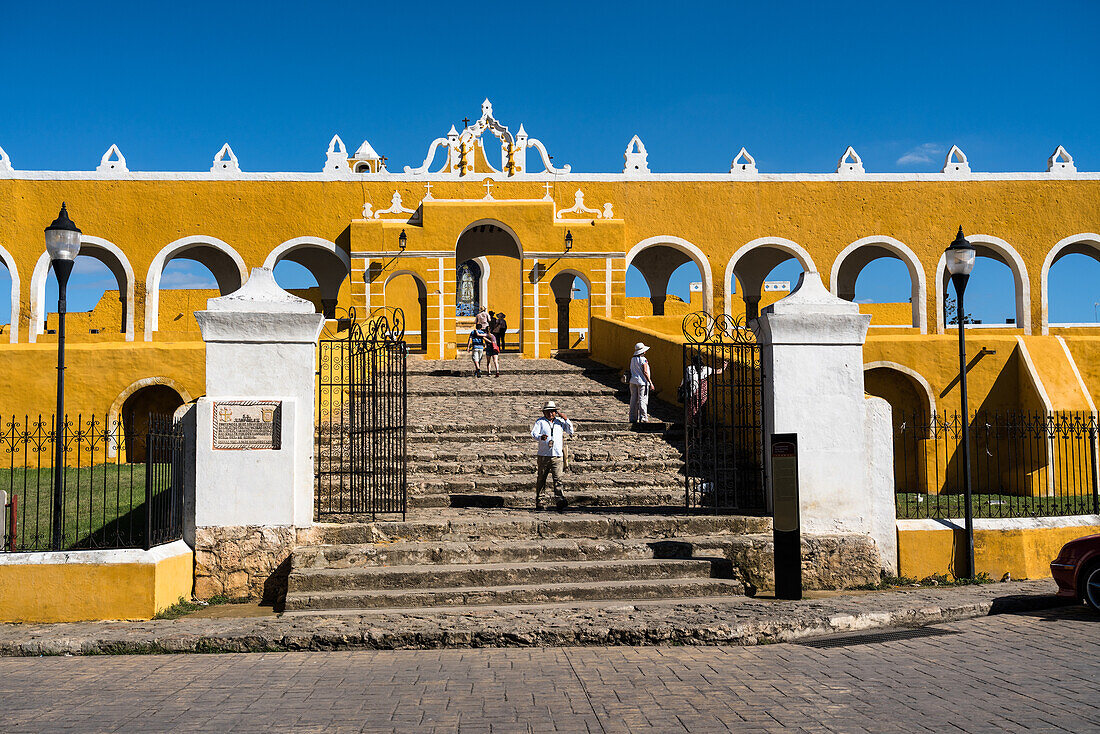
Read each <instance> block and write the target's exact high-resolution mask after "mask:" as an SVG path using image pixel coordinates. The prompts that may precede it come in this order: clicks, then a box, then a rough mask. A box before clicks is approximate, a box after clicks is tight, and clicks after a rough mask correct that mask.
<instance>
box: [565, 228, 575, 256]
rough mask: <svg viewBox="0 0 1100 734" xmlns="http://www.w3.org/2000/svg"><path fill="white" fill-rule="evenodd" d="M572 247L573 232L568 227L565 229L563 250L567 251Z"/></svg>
mask: <svg viewBox="0 0 1100 734" xmlns="http://www.w3.org/2000/svg"><path fill="white" fill-rule="evenodd" d="M572 249H573V233H572V232H570V231H569V230H568V229H567V230H565V251H566V252H569V251H570V250H572Z"/></svg>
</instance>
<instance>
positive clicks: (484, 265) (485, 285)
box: [455, 256, 491, 308]
mask: <svg viewBox="0 0 1100 734" xmlns="http://www.w3.org/2000/svg"><path fill="white" fill-rule="evenodd" d="M474 262H476V263H477V266H478V267H479V268H481V280H479V281H478V284H477V298H478V301H477V302H478V304H479V305H480V306H481V308H488V307H489V271H490V269H491V268H490V267H489V258H487V257H484V256H482V257H475V258H474ZM458 265H459V263H455V267H456V268H457V267H458Z"/></svg>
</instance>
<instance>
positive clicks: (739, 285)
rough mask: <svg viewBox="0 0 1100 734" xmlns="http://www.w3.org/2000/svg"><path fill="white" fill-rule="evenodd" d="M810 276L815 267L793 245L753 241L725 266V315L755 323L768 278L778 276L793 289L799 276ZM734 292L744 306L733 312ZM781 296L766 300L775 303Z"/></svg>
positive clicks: (770, 239)
mask: <svg viewBox="0 0 1100 734" xmlns="http://www.w3.org/2000/svg"><path fill="white" fill-rule="evenodd" d="M814 272H817V266H816V265H814V261H813V258H812V257H810V253H809V252H807V251H806V249H805V248H804V247H802V246H801V245H799V244H798V243H797V242H792V241H791V240H788V239H784V238H782V237H761V238H759V239H755V240H753V241H752V242H749V243H747V244H745V245H743V246H741V248H740V249H738V250H737V252H735V253H733V257H731V258H730V261H729V263H728V264H727V265H726V277H725V281H726V282H725V288H724V295H725V301H726V313H727V314H729V315H731V316H740V315H741V314H742V313H743V314H744V316H745V318H746V319H755V318H757V317H758V316H759V315H760V307H761V305H760V301H761V298H763V294H764V283H765V281H767V280H768V279H769V278H770V277H773V275H781V276H783V280H786V281H787V282H788V283H789V284H790V285H791V287H792V288H793V287H794V284H795V282H796V281H797V278H798V276H799V275H800V274H801V273H814ZM738 289H740V291H738ZM738 292H740V294H741V299H742V301H743V302H744V303H743V306H742V304H738V305H737V307H736V308H735V306H734V303H733V300H734V295H735V294H736V293H738ZM785 295H786V294H785V292H783V291H773V292H771V293H770V294H769V298H771V299H775V300H778V298H782V297H784V296H785ZM764 305H768V302H767V301H765V303H764ZM742 308H743V310H742Z"/></svg>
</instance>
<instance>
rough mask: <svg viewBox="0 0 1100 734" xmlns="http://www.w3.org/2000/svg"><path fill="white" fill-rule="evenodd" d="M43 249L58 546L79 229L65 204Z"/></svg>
mask: <svg viewBox="0 0 1100 734" xmlns="http://www.w3.org/2000/svg"><path fill="white" fill-rule="evenodd" d="M46 251H47V252H49V253H50V264H51V265H52V266H53V272H54V275H55V276H57V407H56V412H55V413H54V434H53V442H54V453H53V523H52V534H51V540H52V542H53V549H54V550H61V540H62V538H61V534H62V531H63V526H62V522H61V520H62V518H61V514H62V505H63V497H62V483H63V475H64V460H65V291H66V290H67V288H68V285H69V275H71V274H72V272H73V261H75V260H76V256H77V255H78V254H79V253H80V230H79V229H77V227H76V225H75V224H73V222H72V220H71V219H69V212H68V211H66V209H65V204H64V203H62V204H61V212H60V213H59V214H58V215H57V219H55V220H53V224H51V225H50V226H49V227H46Z"/></svg>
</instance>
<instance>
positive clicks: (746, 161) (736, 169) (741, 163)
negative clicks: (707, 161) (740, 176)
mask: <svg viewBox="0 0 1100 734" xmlns="http://www.w3.org/2000/svg"><path fill="white" fill-rule="evenodd" d="M730 173H756V159H755V158H753V157H752V156H751V155H749V151H747V150H745V148H744V146H742V147H741V150H740V151H738V153H737V155H736V156H734V158H733V163H731V164H730Z"/></svg>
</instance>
